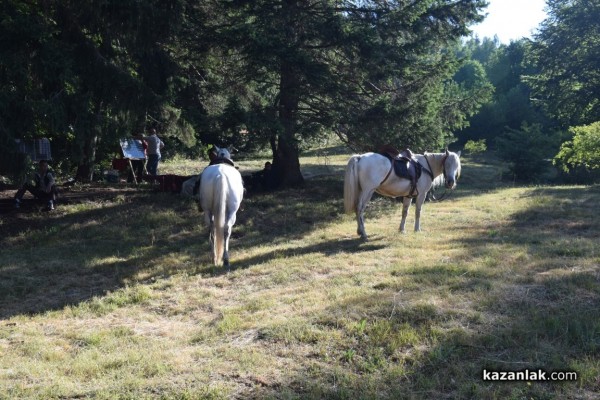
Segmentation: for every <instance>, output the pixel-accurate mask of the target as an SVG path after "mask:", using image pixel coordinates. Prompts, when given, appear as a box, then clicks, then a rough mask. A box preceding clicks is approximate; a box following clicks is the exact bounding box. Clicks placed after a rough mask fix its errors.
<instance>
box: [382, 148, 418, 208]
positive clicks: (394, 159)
mask: <svg viewBox="0 0 600 400" xmlns="http://www.w3.org/2000/svg"><path fill="white" fill-rule="evenodd" d="M379 154H381V155H382V156H384V157H386V158H388V159H389V160H390V161H391V163H392V168H391V170H394V173H395V174H396V176H398V177H399V178H403V179H408V180H409V181H410V192H409V194H408V196H407V197H416V196H418V195H419V192H418V190H417V181H418V180H419V178H420V177H421V172H422V167H421V164H419V162H418V161H417V160H416V159H415V158H414V156H413V153H412V151H410V149H405V150H402V151H398V150H396V149H395V148H394V147H392V146H390V145H386V146H383V147H382V148H381V149H380V150H379ZM391 170H390V173H391ZM388 176H389V173H388ZM386 179H387V176H386ZM386 179H384V181H385V180H386ZM382 183H383V182H382Z"/></svg>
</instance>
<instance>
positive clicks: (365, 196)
mask: <svg viewBox="0 0 600 400" xmlns="http://www.w3.org/2000/svg"><path fill="white" fill-rule="evenodd" d="M374 192H375V189H371V190H365V191H363V192H362V193H361V194H360V197H359V198H358V203H357V204H356V222H357V224H358V229H357V230H356V233H358V234H359V235H360V237H361V239H363V240H367V232H365V209H366V208H367V203H368V202H369V200H371V196H373V193H374Z"/></svg>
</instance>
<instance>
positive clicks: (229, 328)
mask: <svg viewBox="0 0 600 400" xmlns="http://www.w3.org/2000/svg"><path fill="white" fill-rule="evenodd" d="M335 153H336V152H335V151H331V152H329V153H325V152H323V151H321V152H318V153H315V154H313V155H311V156H310V157H305V158H303V160H302V165H303V166H304V168H305V173H306V175H307V176H313V177H314V178H313V179H310V180H308V181H307V183H306V185H305V187H304V188H301V189H290V190H285V191H278V192H275V193H269V194H261V195H251V196H248V197H247V198H246V199H245V201H244V203H243V210H241V211H240V212H239V214H238V223H237V224H236V226H235V227H234V234H233V236H234V238H233V240H232V243H231V257H232V263H233V265H232V266H233V270H232V272H230V273H225V272H224V271H222V270H220V269H214V268H213V267H212V266H211V265H210V257H209V251H208V244H207V240H206V239H207V237H206V234H205V230H204V228H203V227H202V226H201V215H200V214H199V213H198V212H197V210H196V208H195V205H194V204H193V202H190V201H188V200H186V199H182V198H180V197H179V196H176V195H170V194H156V193H149V192H141V193H138V194H136V195H129V194H128V195H124V196H122V197H118V198H116V199H115V200H114V201H103V202H89V203H84V204H80V205H68V206H62V207H59V208H57V210H56V211H57V212H56V213H54V214H35V213H34V214H31V215H27V216H23V217H22V218H21V219H18V220H12V222H11V224H14V223H18V224H20V225H19V227H18V228H16V227H15V226H11V227H8V226H7V225H6V224H2V225H0V229H2V230H6V232H10V233H11V234H10V235H2V236H1V238H0V247H1V249H2V254H1V256H0V317H1V318H2V319H1V320H0V398H32V399H48V398H56V399H58V398H99V399H104V398H106V399H109V398H110V399H113V398H164V399H169V398H173V399H187V398H190V399H198V398H201V399H203V398H206V399H214V398H244V399H246V398H282V399H286V398H315V399H316V398H319V399H320V398H331V399H346V398H348V399H356V398H375V397H377V398H394V399H400V398H407V399H408V398H453V399H456V398H498V399H500V398H502V399H504V398H512V399H521V398H536V399H537V398H555V397H556V398H572V399H575V398H581V399H583V398H594V397H595V396H596V393H597V392H598V390H600V378H599V377H600V362H599V361H598V359H599V358H598V352H599V350H600V307H599V305H600V270H599V261H600V255H599V254H598V250H597V243H598V238H599V237H600V228H599V226H600V224H599V221H598V216H597V214H596V211H597V210H596V208H597V205H598V203H599V200H600V188H599V187H598V186H568V187H506V186H502V185H501V183H500V182H499V181H498V179H499V176H500V174H499V173H498V167H497V166H496V165H495V164H493V163H492V164H489V163H484V162H482V161H478V162H476V161H475V160H469V159H467V160H464V166H463V174H464V178H463V179H462V181H461V182H460V183H459V188H458V191H457V192H456V193H454V195H453V196H452V197H450V199H448V200H446V201H444V202H441V203H435V204H426V206H425V210H424V214H423V216H422V228H423V230H424V232H422V233H420V234H414V233H412V232H411V233H408V234H405V235H400V234H399V233H398V231H397V230H398V224H399V219H400V204H399V203H395V202H394V201H392V200H390V199H383V198H376V199H374V200H373V201H372V203H371V206H370V208H369V209H368V211H367V217H366V228H367V232H368V233H369V234H370V238H371V239H370V241H368V242H361V241H360V240H358V238H357V237H356V235H355V231H356V224H355V221H354V219H353V218H352V217H351V216H346V215H343V214H342V199H341V196H342V184H343V183H342V178H341V171H342V170H343V165H344V163H345V161H346V159H347V154H346V155H344V154H342V155H335ZM262 162H263V161H260V160H254V161H252V160H251V161H245V162H243V163H241V164H242V170H244V171H247V170H251V169H257V168H259V167H260V165H261V164H262ZM169 168H172V170H169V171H176V168H177V167H176V166H174V165H165V166H164V170H163V171H164V172H165V173H166V172H167V170H168V169H169ZM186 168H188V167H186ZM194 168H196V167H195V166H194V165H192V166H190V167H189V169H190V170H193V169H194ZM199 168H200V166H199ZM412 218H413V216H412V213H411V216H410V219H409V224H412ZM34 244H35V246H34ZM483 368H487V369H488V370H490V369H495V370H522V369H525V368H531V369H538V368H542V369H545V370H547V371H552V370H558V369H561V370H564V369H566V370H574V371H577V372H578V374H579V379H578V381H577V382H571V383H558V382H548V383H527V382H514V383H492V382H483V381H482V380H481V373H482V369H483Z"/></svg>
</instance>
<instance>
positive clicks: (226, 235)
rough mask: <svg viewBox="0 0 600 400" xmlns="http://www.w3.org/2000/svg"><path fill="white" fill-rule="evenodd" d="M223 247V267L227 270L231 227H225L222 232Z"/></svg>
mask: <svg viewBox="0 0 600 400" xmlns="http://www.w3.org/2000/svg"><path fill="white" fill-rule="evenodd" d="M223 236H224V238H223V239H224V240H225V246H224V249H223V266H225V267H227V270H229V238H230V237H231V225H229V224H227V225H225V230H224V232H223Z"/></svg>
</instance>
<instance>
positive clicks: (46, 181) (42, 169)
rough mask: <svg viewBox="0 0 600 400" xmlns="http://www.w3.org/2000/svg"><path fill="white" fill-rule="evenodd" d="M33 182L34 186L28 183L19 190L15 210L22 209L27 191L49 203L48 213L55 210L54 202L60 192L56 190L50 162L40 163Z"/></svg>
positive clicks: (16, 195) (42, 161) (43, 161)
mask: <svg viewBox="0 0 600 400" xmlns="http://www.w3.org/2000/svg"><path fill="white" fill-rule="evenodd" d="M33 181H34V185H31V183H30V182H29V181H27V182H25V184H23V186H21V187H20V188H19V190H17V193H16V194H15V208H20V207H21V200H23V195H24V194H25V192H26V191H29V193H31V194H32V195H33V196H34V197H36V198H38V199H40V200H42V201H47V202H48V203H47V210H48V211H51V210H54V202H55V201H56V197H57V196H58V190H57V189H56V181H55V180H54V174H53V173H52V172H51V171H50V170H48V161H46V160H40V161H39V163H38V171H37V172H36V173H35V175H34V176H33Z"/></svg>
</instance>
